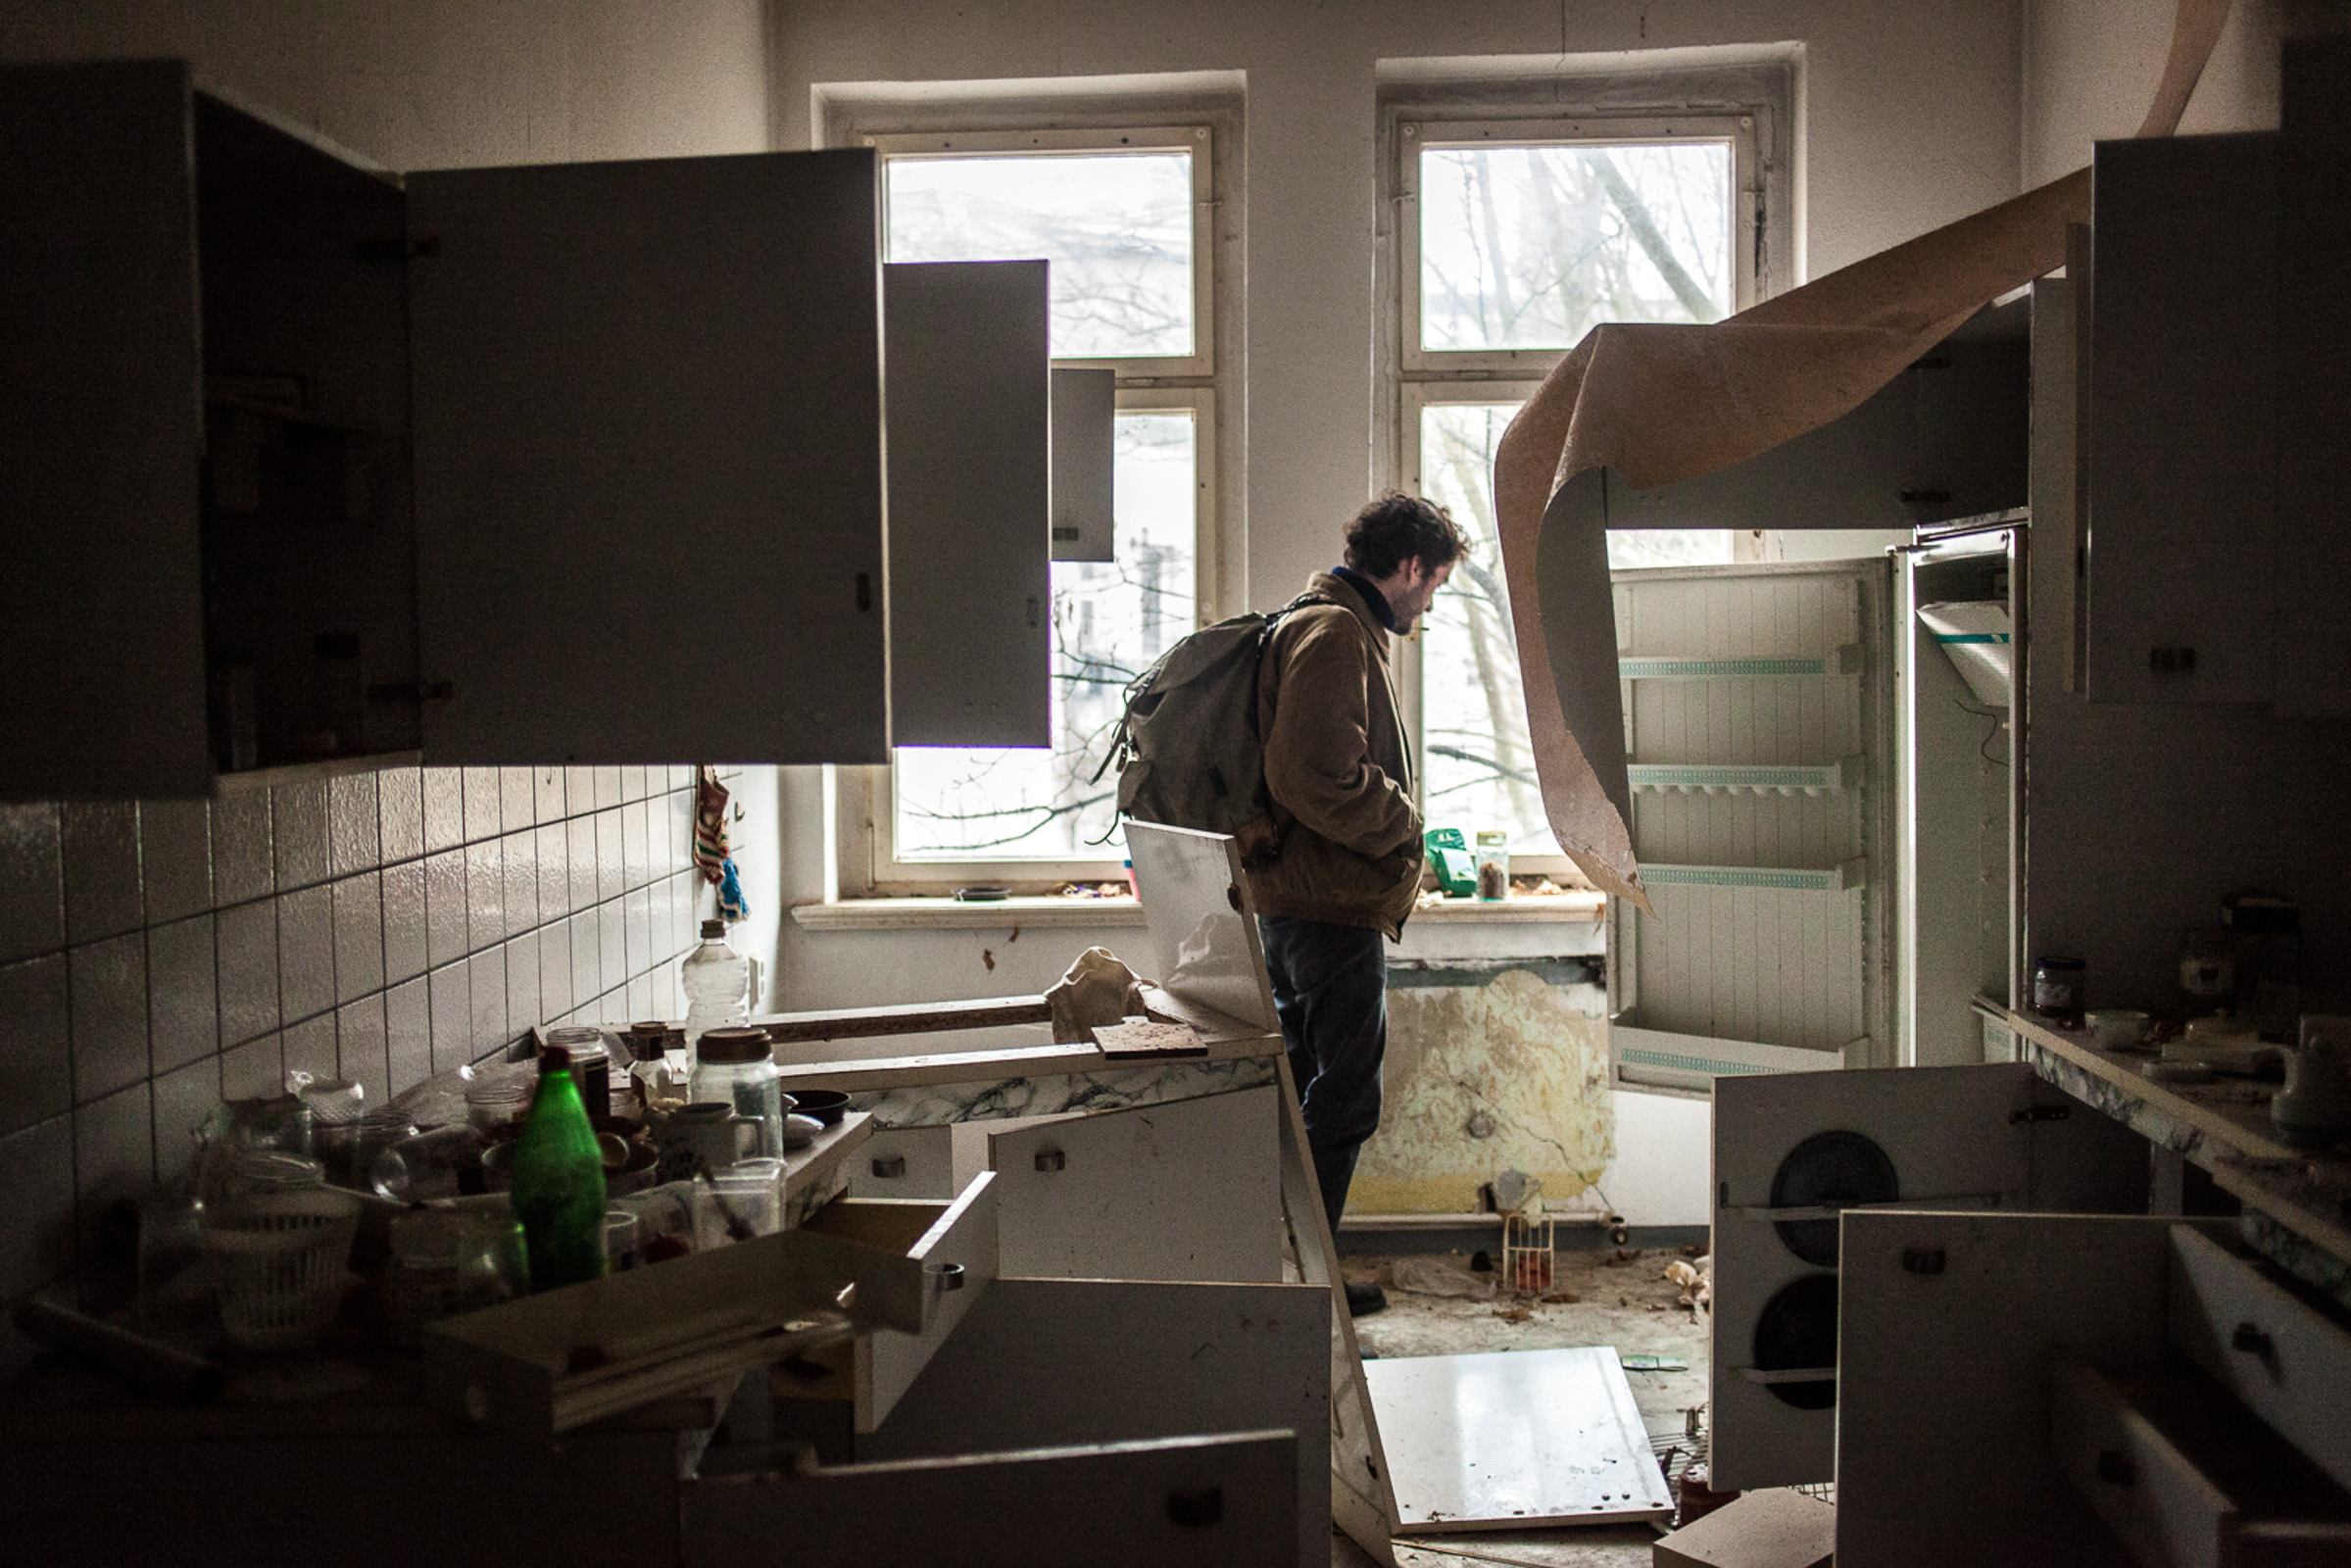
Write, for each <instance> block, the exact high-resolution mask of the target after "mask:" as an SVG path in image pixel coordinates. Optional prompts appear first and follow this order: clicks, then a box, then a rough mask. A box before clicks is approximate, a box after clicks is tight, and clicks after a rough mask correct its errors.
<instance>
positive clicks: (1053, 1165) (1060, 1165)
mask: <svg viewBox="0 0 2351 1568" xmlns="http://www.w3.org/2000/svg"><path fill="white" fill-rule="evenodd" d="M1068 1165H1069V1156H1068V1155H1067V1154H1064V1153H1062V1152H1060V1151H1059V1150H1057V1149H1040V1150H1038V1151H1037V1168H1038V1169H1039V1170H1064V1169H1066V1168H1068Z"/></svg>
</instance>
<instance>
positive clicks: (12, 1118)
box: [0, 953, 73, 1192]
mask: <svg viewBox="0 0 2351 1568" xmlns="http://www.w3.org/2000/svg"><path fill="white" fill-rule="evenodd" d="M66 996H67V981H66V956H65V955H64V954H62V953H51V954H45V955H43V956H40V957H38V958H27V959H25V960H24V962H22V963H12V964H9V965H7V966H6V967H4V968H0V1042H5V1044H4V1045H0V1056H4V1057H5V1059H6V1060H7V1062H8V1070H7V1072H6V1074H5V1075H0V1134H7V1133H13V1132H17V1131H19V1130H21V1129H23V1128H25V1127H29V1126H31V1125H32V1124H33V1123H35V1122H40V1121H47V1120H48V1119H49V1118H50V1117H52V1116H62V1115H64V1114H65V1113H66V1112H67V1111H69V1110H71V1109H73V1042H72V1039H71V1037H70V1036H69V1035H68V1033H67V1029H66V1016H67V1014H66ZM4 1191H5V1189H0V1192H4Z"/></svg>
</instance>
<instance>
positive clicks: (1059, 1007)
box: [1045, 948, 1144, 1046]
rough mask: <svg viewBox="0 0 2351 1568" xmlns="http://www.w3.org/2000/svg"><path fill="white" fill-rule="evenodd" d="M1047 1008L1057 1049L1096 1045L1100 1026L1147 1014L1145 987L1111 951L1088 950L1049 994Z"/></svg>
mask: <svg viewBox="0 0 2351 1568" xmlns="http://www.w3.org/2000/svg"><path fill="white" fill-rule="evenodd" d="M1045 1005H1046V1007H1047V1009H1048V1010H1049V1011H1051V1013H1052V1014H1053V1043H1054V1044H1055V1045H1062V1046H1071V1045H1092V1044H1093V1043H1094V1031H1095V1029H1096V1027H1097V1026H1099V1025H1102V1024H1113V1023H1118V1022H1120V1021H1122V1020H1124V1019H1125V1018H1127V1017H1129V1016H1130V1015H1134V1014H1139V1013H1141V1012H1142V1011H1143V1010H1144V1007H1143V986H1142V983H1141V982H1140V981H1138V980H1137V979H1136V978H1135V971H1134V970H1132V969H1130V968H1128V967H1127V966H1126V965H1125V964H1124V963H1121V962H1120V961H1119V959H1118V956H1117V955H1116V954H1114V953H1112V952H1111V951H1110V950H1109V949H1108V948H1088V949H1087V950H1086V951H1085V952H1083V953H1081V954H1079V955H1078V956H1077V961H1076V962H1075V963H1072V964H1071V965H1070V966H1069V972H1068V973H1066V974H1064V975H1062V976H1061V978H1060V979H1059V980H1057V981H1055V982H1054V983H1053V989H1052V990H1050V991H1048V992H1046V993H1045Z"/></svg>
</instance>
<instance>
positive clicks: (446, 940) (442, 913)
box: [424, 850, 472, 969]
mask: <svg viewBox="0 0 2351 1568" xmlns="http://www.w3.org/2000/svg"><path fill="white" fill-rule="evenodd" d="M424 921H425V951H426V961H427V962H429V963H430V964H431V965H432V966H433V967H434V968H436V969H437V968H439V967H440V966H441V965H442V964H445V963H455V962H456V961H457V960H458V959H460V958H462V957H464V956H465V953H466V951H467V950H468V949H469V948H470V947H471V946H472V944H471V942H469V941H468V940H467V936H468V928H469V927H470V926H471V924H472V917H471V916H470V914H468V913H467V911H466V908H465V851H464V850H447V851H444V852H443V853H441V854H439V855H434V856H428V857H427V858H425V861H424Z"/></svg>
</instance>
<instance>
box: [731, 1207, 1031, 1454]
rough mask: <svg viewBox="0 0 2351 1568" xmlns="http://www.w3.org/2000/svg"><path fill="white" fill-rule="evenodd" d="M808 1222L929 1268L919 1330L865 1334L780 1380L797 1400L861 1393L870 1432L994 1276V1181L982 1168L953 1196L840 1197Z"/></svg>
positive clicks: (808, 1359)
mask: <svg viewBox="0 0 2351 1568" xmlns="http://www.w3.org/2000/svg"><path fill="white" fill-rule="evenodd" d="M800 1229H801V1231H802V1232H805V1233H808V1234H809V1235H813V1236H824V1237H830V1238H833V1239H834V1240H836V1241H841V1242H846V1243H849V1244H851V1245H852V1246H854V1247H856V1248H857V1249H859V1250H868V1251H872V1252H877V1253H886V1254H888V1255H890V1256H892V1257H897V1258H904V1259H905V1260H906V1262H908V1263H910V1264H913V1265H915V1266H917V1267H918V1268H919V1269H920V1270H921V1273H922V1280H923V1288H924V1290H925V1291H926V1293H927V1295H928V1298H929V1299H928V1300H927V1301H926V1303H925V1308H924V1312H923V1319H922V1327H921V1328H920V1330H918V1331H916V1332H911V1333H908V1332H904V1331H902V1330H898V1329H884V1330H881V1331H878V1332H876V1333H873V1334H866V1335H860V1336H858V1337H857V1339H856V1340H855V1341H853V1342H851V1343H849V1344H846V1345H841V1346H836V1347H833V1348H830V1349H827V1350H823V1351H819V1352H816V1353H811V1354H808V1355H804V1356H800V1357H797V1358H795V1359H794V1360H792V1361H790V1362H788V1363H786V1364H785V1365H784V1367H782V1368H781V1369H780V1370H779V1371H778V1373H777V1375H776V1376H775V1377H774V1379H772V1383H773V1386H774V1389H775V1392H776V1393H778V1394H780V1395H784V1396H787V1397H795V1398H819V1399H852V1400H855V1401H856V1406H857V1408H856V1425H857V1431H858V1432H860V1433H864V1432H871V1431H873V1430H874V1428H875V1427H877V1426H879V1425H880V1424H881V1423H882V1421H883V1420H884V1419H885V1418H886V1417H888V1415H889V1414H890V1411H891V1410H892V1409H893V1408H894V1407H895V1406H896V1405H897V1403H898V1401H899V1399H900V1397H903V1396H904V1395H905V1394H906V1390H907V1389H908V1388H909V1387H911V1386H912V1384H913V1382H914V1379H915V1378H916V1377H918V1376H920V1375H921V1372H922V1369H923V1368H924V1367H925V1366H928V1365H929V1364H930V1359H931V1356H932V1355H933V1354H934V1353H935V1352H936V1351H937V1350H938V1348H939V1347H940V1346H942V1345H944V1344H946V1343H947V1338H948V1336H949V1335H951V1334H953V1333H954V1332H955V1325H956V1324H958V1323H960V1322H961V1321H962V1320H963V1316H964V1314H965V1313H966V1312H968V1311H970V1310H971V1307H972V1303H974V1302H975V1301H977V1300H978V1299H980V1295H981V1293H982V1292H984V1291H985V1290H986V1289H987V1288H988V1286H989V1285H990V1284H991V1283H992V1282H993V1281H994V1280H995V1279H996V1274H997V1252H996V1188H995V1183H994V1178H993V1176H992V1174H991V1173H987V1172H983V1173H981V1175H980V1176H978V1177H977V1178H976V1179H974V1180H973V1182H972V1183H971V1185H970V1186H968V1187H966V1188H965V1189H963V1194H962V1196H961V1197H960V1198H957V1199H956V1200H955V1201H953V1202H938V1201H930V1200H925V1199H903V1198H837V1199H835V1200H834V1201H831V1202H830V1203H827V1204H825V1206H824V1207H822V1208H820V1209H818V1210H817V1211H816V1212H815V1213H813V1214H811V1215H809V1216H808V1220H807V1221H806V1222H805V1223H804V1224H803V1225H802V1226H801V1227H800Z"/></svg>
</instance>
